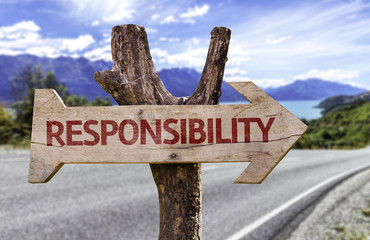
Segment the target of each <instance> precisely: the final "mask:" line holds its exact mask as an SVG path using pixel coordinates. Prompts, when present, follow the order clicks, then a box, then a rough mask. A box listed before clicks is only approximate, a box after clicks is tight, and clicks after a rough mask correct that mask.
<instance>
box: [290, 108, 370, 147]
mask: <svg viewBox="0 0 370 240" xmlns="http://www.w3.org/2000/svg"><path fill="white" fill-rule="evenodd" d="M306 124H307V125H308V130H307V132H306V134H305V135H304V136H303V138H302V139H300V140H299V141H298V143H297V144H296V146H295V147H296V148H309V149H317V148H333V149H344V148H360V147H365V146H367V145H369V144H370V102H364V101H358V102H356V103H353V104H349V105H346V106H344V107H343V108H342V109H340V110H336V111H332V112H329V113H328V114H326V115H324V116H323V117H322V118H319V119H315V120H310V121H308V122H306Z"/></svg>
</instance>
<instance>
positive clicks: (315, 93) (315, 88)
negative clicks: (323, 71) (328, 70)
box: [266, 78, 366, 100]
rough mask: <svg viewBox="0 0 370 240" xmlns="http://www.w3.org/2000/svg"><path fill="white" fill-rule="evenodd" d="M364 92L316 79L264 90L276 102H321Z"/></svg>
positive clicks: (363, 90) (349, 86) (346, 85)
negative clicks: (337, 96)
mask: <svg viewBox="0 0 370 240" xmlns="http://www.w3.org/2000/svg"><path fill="white" fill-rule="evenodd" d="M365 91H366V89H362V88H357V87H353V86H351V85H348V84H341V83H335V82H331V81H325V80H322V79H317V78H311V79H307V80H296V81H295V82H293V83H291V84H288V85H285V86H281V87H277V88H268V89H266V92H267V93H268V94H269V95H270V96H272V97H273V98H274V99H276V100H321V99H325V98H328V97H331V96H335V95H354V94H358V93H362V92H365Z"/></svg>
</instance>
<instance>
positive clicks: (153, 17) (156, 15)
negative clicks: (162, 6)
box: [152, 14, 160, 21]
mask: <svg viewBox="0 0 370 240" xmlns="http://www.w3.org/2000/svg"><path fill="white" fill-rule="evenodd" d="M159 17H160V16H159V14H153V15H152V20H153V21H155V20H157V19H158V18H159Z"/></svg>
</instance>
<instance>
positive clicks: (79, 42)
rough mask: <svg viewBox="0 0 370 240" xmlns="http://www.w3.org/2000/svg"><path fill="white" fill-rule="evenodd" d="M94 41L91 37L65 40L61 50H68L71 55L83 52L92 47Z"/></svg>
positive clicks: (83, 36) (85, 36)
mask: <svg viewBox="0 0 370 240" xmlns="http://www.w3.org/2000/svg"><path fill="white" fill-rule="evenodd" d="M94 41H95V40H94V38H93V37H92V36H91V35H80V36H78V38H76V39H64V40H63V41H62V45H61V47H60V49H61V50H67V51H68V52H71V53H73V52H76V51H82V50H84V49H86V48H87V47H88V46H90V45H91V44H92V43H93V42H94Z"/></svg>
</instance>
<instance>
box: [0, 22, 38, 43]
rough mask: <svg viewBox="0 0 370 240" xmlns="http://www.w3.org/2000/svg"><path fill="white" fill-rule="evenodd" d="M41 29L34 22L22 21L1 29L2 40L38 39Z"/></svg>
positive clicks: (0, 36) (0, 37)
mask: <svg viewBox="0 0 370 240" xmlns="http://www.w3.org/2000/svg"><path fill="white" fill-rule="evenodd" d="M40 30H41V29H40V27H39V26H38V25H37V24H36V23H35V22H33V21H22V22H19V23H16V24H14V25H13V26H5V27H0V40H1V39H5V40H15V39H37V38H39V36H40V35H39V34H38V32H39V31H40Z"/></svg>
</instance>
